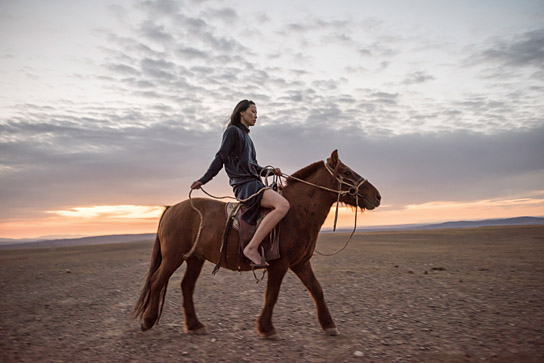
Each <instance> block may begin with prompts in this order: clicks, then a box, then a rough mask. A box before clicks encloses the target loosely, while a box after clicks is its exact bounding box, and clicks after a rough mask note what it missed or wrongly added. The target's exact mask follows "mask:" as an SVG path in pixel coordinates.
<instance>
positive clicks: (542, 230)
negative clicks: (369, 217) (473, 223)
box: [0, 226, 544, 362]
mask: <svg viewBox="0 0 544 363" xmlns="http://www.w3.org/2000/svg"><path fill="white" fill-rule="evenodd" d="M346 238H347V235H346V234H330V233H329V234H321V236H320V238H319V240H318V244H317V247H318V249H319V250H320V251H321V252H325V253H328V252H333V251H334V250H336V249H338V248H340V247H341V246H342V245H343V244H344V241H345V239H346ZM151 248H152V241H142V242H135V243H124V244H111V245H96V246H79V247H59V248H40V249H18V250H0V258H1V264H0V274H1V279H0V284H1V291H2V298H1V300H0V313H1V322H0V324H1V325H0V361H2V362H36V361H64V362H91V361H108V362H133V361H134V362H139V361H141V362H144V361H160V362H174V361H194V362H204V361H210V362H212V361H227V362H240V361H242V362H243V361H248V362H249V361H271V362H294V361H310V362H337V361H347V362H351V361H354V362H355V361H363V362H466V361H467V362H481V361H495V362H544V226H524V227H519V226H518V227H482V228H475V229H456V230H454V229H449V230H434V231H413V232H375V233H359V234H356V235H355V236H354V238H353V240H352V241H351V243H350V244H349V246H348V247H347V248H346V249H345V250H344V251H343V252H341V253H339V254H337V255H335V256H332V257H324V256H320V255H317V254H316V255H315V256H314V258H313V259H312V264H313V266H314V270H315V273H316V275H317V277H318V279H319V280H320V282H321V285H322V286H323V290H324V292H325V299H326V301H327V303H328V305H329V309H330V310H331V313H332V315H333V318H334V319H335V321H336V324H337V326H338V329H339V331H340V335H339V336H337V337H330V336H325V335H324V334H323V333H322V332H321V329H320V327H319V324H318V322H317V318H316V313H315V307H314V304H313V300H312V299H311V298H310V296H309V295H308V293H307V291H306V290H305V288H304V287H303V285H302V284H301V283H300V282H299V281H298V279H297V277H296V276H295V275H294V274H293V273H291V272H289V273H288V274H287V276H286V278H285V279H284V282H283V285H282V290H281V292H280V296H279V300H278V303H277V304H276V307H275V310H274V316H273V319H274V324H275V327H276V329H277V331H278V333H279V334H280V340H277V341H268V340H263V339H261V338H260V337H259V335H258V334H257V331H256V324H255V320H256V317H257V315H258V314H259V312H260V309H261V307H262V303H263V294H264V289H265V286H266V283H265V282H263V283H260V284H256V283H255V280H254V277H253V275H252V274H251V272H245V273H242V274H239V273H236V272H233V271H228V270H224V269H222V270H220V271H219V273H218V274H217V275H216V276H212V275H211V271H212V268H213V265H212V264H211V263H206V264H205V265H204V269H203V271H202V275H201V277H200V279H199V281H198V284H197V289H196V292H195V304H196V308H197V313H198V315H199V318H200V320H201V321H202V322H203V323H205V324H206V325H207V327H208V331H209V334H208V335H199V336H196V335H189V334H187V333H185V332H184V329H183V319H184V318H183V314H182V312H181V303H182V298H181V292H180V288H179V286H180V282H181V278H182V276H183V272H184V270H185V267H184V265H183V266H182V267H181V268H180V269H179V270H178V271H177V272H176V273H175V274H174V275H173V276H172V278H171V280H170V284H169V289H168V293H167V295H166V304H165V308H164V313H163V316H162V319H161V321H160V323H159V325H157V326H155V327H153V329H151V330H149V331H146V332H141V331H140V328H139V323H138V322H137V321H135V320H132V319H131V317H130V316H131V312H132V309H133V307H134V304H135V302H136V299H137V297H138V295H139V291H140V288H141V286H142V281H143V277H144V275H145V274H146V272H147V269H148V266H149V259H150V254H151Z"/></svg>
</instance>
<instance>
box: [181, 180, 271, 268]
mask: <svg viewBox="0 0 544 363" xmlns="http://www.w3.org/2000/svg"><path fill="white" fill-rule="evenodd" d="M267 189H271V188H270V187H265V188H262V189H261V190H259V191H258V192H257V193H254V194H252V195H250V196H249V197H247V198H245V199H237V198H235V197H231V196H228V195H226V196H222V197H217V196H215V195H212V194H210V193H208V192H207V191H205V190H204V188H202V187H200V190H202V191H203V192H204V194H206V195H207V196H209V197H210V198H214V199H236V200H237V201H239V202H241V203H243V202H247V201H248V200H250V199H251V198H253V197H254V196H256V195H259V194H260V193H262V192H264V191H265V190H267ZM193 190H194V189H191V190H190V191H189V201H190V202H191V208H193V209H194V210H196V211H197V212H198V216H199V217H200V224H199V226H198V233H197V234H196V238H195V242H194V243H193V247H191V249H190V250H189V252H187V253H186V254H184V255H183V257H184V258H185V259H188V258H189V257H191V255H192V254H193V252H195V249H196V246H197V244H198V241H199V240H200V233H201V232H202V222H203V221H204V216H202V212H200V210H198V208H197V207H195V205H194V204H193V198H191V193H192V192H193Z"/></svg>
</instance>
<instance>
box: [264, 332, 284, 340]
mask: <svg viewBox="0 0 544 363" xmlns="http://www.w3.org/2000/svg"><path fill="white" fill-rule="evenodd" d="M263 339H266V340H273V341H278V340H280V336H279V335H278V333H272V334H270V335H265V336H263Z"/></svg>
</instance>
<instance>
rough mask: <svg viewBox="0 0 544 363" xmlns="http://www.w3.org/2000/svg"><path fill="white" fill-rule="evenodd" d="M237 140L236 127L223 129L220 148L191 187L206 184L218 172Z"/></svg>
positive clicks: (195, 187)
mask: <svg viewBox="0 0 544 363" xmlns="http://www.w3.org/2000/svg"><path fill="white" fill-rule="evenodd" d="M236 140H237V133H236V127H232V126H231V127H229V128H227V129H226V130H225V133H224V134H223V141H222V142H221V148H219V151H218V152H217V154H215V158H214V159H213V161H212V163H211V164H210V167H209V168H208V171H206V174H204V176H203V177H202V178H200V179H198V180H197V181H196V182H194V183H193V185H191V188H192V189H198V188H200V186H202V185H203V184H206V183H207V182H209V181H210V180H212V178H213V177H214V176H216V175H217V173H219V171H220V170H221V169H222V168H223V164H225V161H227V158H228V156H229V154H230V152H231V150H232V148H233V146H234V144H235V142H236ZM198 182H200V183H201V184H200V185H197V183H198Z"/></svg>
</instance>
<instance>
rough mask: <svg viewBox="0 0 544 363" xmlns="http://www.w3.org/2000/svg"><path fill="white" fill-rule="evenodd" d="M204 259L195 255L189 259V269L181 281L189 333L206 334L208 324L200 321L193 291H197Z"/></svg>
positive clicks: (186, 325) (186, 326) (186, 324)
mask: <svg viewBox="0 0 544 363" xmlns="http://www.w3.org/2000/svg"><path fill="white" fill-rule="evenodd" d="M203 265H204V260H199V259H198V258H196V257H195V256H193V257H191V258H189V259H188V260H187V269H186V270H185V275H184V276H183V280H182V281H181V292H182V294H183V312H184V314H185V328H186V330H187V332H188V333H193V334H206V333H207V331H206V326H204V324H202V323H201V322H200V321H198V318H197V317H196V312H195V306H194V304H193V293H194V291H195V285H196V280H197V279H198V276H200V271H202V266H203Z"/></svg>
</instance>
